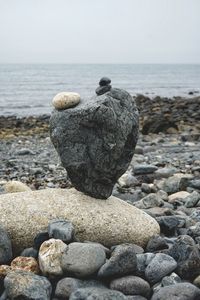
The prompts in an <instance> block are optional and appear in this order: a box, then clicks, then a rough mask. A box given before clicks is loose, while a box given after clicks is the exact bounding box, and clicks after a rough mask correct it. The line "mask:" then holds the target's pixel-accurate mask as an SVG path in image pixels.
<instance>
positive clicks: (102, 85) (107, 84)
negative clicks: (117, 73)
mask: <svg viewBox="0 0 200 300" xmlns="http://www.w3.org/2000/svg"><path fill="white" fill-rule="evenodd" d="M111 88H112V86H111V80H110V78H108V77H102V78H101V79H100V81H99V87H98V88H97V89H96V94H97V95H98V96H100V95H103V94H105V93H107V92H109V91H110V90H111Z"/></svg>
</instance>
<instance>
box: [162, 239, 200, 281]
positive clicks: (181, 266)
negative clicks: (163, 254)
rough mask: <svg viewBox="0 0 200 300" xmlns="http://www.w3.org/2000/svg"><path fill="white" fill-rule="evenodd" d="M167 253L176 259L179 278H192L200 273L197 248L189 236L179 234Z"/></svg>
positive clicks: (199, 258) (199, 259)
mask: <svg viewBox="0 0 200 300" xmlns="http://www.w3.org/2000/svg"><path fill="white" fill-rule="evenodd" d="M167 253H168V254H169V255H170V256H172V257H173V258H174V259H175V260H176V261H177V264H178V265H177V269H176V273H177V274H178V275H179V276H180V277H181V278H183V279H189V280H192V279H194V278H195V277H196V276H197V275H199V274H200V254H199V250H198V248H197V246H196V244H195V242H194V240H193V239H192V238H191V237H190V236H188V235H181V236H179V237H178V238H177V239H176V241H175V243H174V244H173V245H172V247H171V248H170V249H169V250H168V251H167Z"/></svg>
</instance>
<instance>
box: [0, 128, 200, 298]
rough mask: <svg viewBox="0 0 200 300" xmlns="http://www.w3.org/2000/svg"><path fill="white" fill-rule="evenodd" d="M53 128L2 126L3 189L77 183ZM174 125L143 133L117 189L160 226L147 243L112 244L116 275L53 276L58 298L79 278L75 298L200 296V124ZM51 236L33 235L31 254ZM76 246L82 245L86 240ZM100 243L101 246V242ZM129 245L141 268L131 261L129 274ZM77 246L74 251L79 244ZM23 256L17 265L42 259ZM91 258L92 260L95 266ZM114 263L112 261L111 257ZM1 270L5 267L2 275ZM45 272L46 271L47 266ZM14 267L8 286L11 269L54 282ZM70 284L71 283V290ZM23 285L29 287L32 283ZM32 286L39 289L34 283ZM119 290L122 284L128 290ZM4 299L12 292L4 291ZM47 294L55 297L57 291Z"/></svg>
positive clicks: (46, 287) (0, 166) (37, 280)
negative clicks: (197, 127)
mask: <svg viewBox="0 0 200 300" xmlns="http://www.w3.org/2000/svg"><path fill="white" fill-rule="evenodd" d="M47 128H48V126H45V128H42V129H41V128H39V130H38V131H37V130H36V131H37V132H36V131H35V129H34V131H33V130H32V129H31V128H29V129H28V131H27V128H23V130H21V129H20V130H16V131H15V133H14V134H13V133H12V128H7V129H6V130H5V131H4V132H3V134H2V135H1V144H0V160H1V164H0V193H4V192H5V191H4V189H3V185H4V184H5V182H6V181H9V180H19V181H21V182H24V183H26V184H27V185H28V186H29V187H30V188H31V189H32V190H36V189H43V188H55V187H61V188H68V187H70V186H71V184H70V180H69V179H68V178H67V173H66V171H65V170H64V169H63V168H62V166H61V165H60V162H59V159H58V156H57V153H56V151H55V149H54V148H53V146H52V144H51V142H50V139H49V136H48V131H47ZM36 129H37V128H36ZM170 131H171V130H168V133H160V134H150V133H149V134H148V135H142V134H140V138H139V141H138V144H137V147H136V150H135V155H134V157H133V159H132V162H131V164H130V166H129V169H128V170H127V172H126V173H125V174H124V175H123V176H122V177H121V178H120V179H119V181H118V183H117V184H116V186H115V187H114V190H113V194H114V195H115V196H117V197H119V198H121V199H123V200H125V201H127V202H129V203H131V204H132V205H134V206H136V207H138V208H140V209H142V210H144V211H145V212H146V213H148V214H149V215H151V216H152V217H153V218H155V219H156V220H157V222H158V223H159V225H160V228H161V234H160V235H157V236H154V237H153V238H151V239H150V240H149V242H148V244H147V246H146V248H145V249H141V247H139V248H138V246H137V245H132V246H126V245H120V246H118V248H116V249H117V250H115V251H114V248H111V249H108V250H107V259H108V260H107V262H106V263H105V264H104V265H103V266H102V267H101V268H103V269H104V268H105V266H107V264H108V265H109V264H112V263H113V260H114V261H115V264H114V267H113V265H112V267H113V269H112V270H113V272H114V273H113V274H114V275H113V276H111V277H109V278H108V279H107V278H106V281H104V280H102V278H101V277H100V276H99V273H98V274H97V275H94V276H93V277H92V279H96V280H97V281H98V282H97V281H96V282H94V281H92V282H89V280H84V282H83V281H82V280H81V281H80V280H78V279H77V276H74V277H73V276H72V277H73V278H69V277H66V278H65V279H61V280H60V277H59V276H58V278H56V282H55V281H51V277H50V276H47V277H48V279H49V280H50V281H51V284H52V287H53V291H54V289H55V290H56V291H55V294H54V292H53V293H52V295H53V296H52V297H54V298H51V299H54V300H58V299H65V298H66V299H68V298H67V297H68V296H66V295H69V294H70V293H71V292H72V290H71V289H72V286H73V289H75V288H74V286H76V288H77V289H78V288H79V290H76V289H75V291H74V292H73V293H72V294H71V296H70V299H71V300H74V299H75V300H78V299H80V298H81V297H82V298H81V299H88V298H87V297H89V294H90V293H93V295H94V296H95V297H96V296H97V294H98V296H99V295H100V294H101V293H103V295H104V296H102V297H111V296H112V297H113V298H109V299H122V300H123V299H124V300H125V299H127V300H128V299H129V300H131V299H132V300H145V299H151V300H165V299H171V300H175V299H176V300H183V299H185V300H192V299H193V300H198V299H200V251H199V250H200V137H199V134H198V132H196V131H194V134H191V131H190V129H187V128H186V129H185V130H184V131H177V130H175V131H173V130H172V131H173V132H174V133H173V134H172V133H169V132H170ZM36 133H37V134H36ZM58 231H59V230H58ZM45 234H46V233H45ZM0 237H1V235H0ZM49 237H50V235H48V234H46V235H45V236H44V233H43V234H41V233H40V234H39V236H38V237H37V238H36V239H35V241H34V249H33V248H31V250H30V249H29V250H27V249H26V250H25V252H26V255H25V254H24V256H33V257H36V259H37V256H38V248H39V246H40V245H41V243H42V242H43V241H45V240H48V239H49ZM37 243H39V246H38V244H37ZM53 243H56V242H55V241H54V242H53ZM35 244H37V245H35ZM0 245H1V244H0ZM70 245H72V244H70ZM64 247H65V245H64ZM70 247H72V246H70ZM73 247H74V246H73ZM76 247H78V249H77V251H79V249H80V247H83V245H76ZM84 247H85V246H84ZM88 247H91V245H88ZM99 247H100V248H99V249H102V246H99ZM126 247H128V249H127V248H126ZM129 247H131V248H130V249H129ZM86 248H87V247H86ZM27 251H28V252H29V253H28V254H27ZM87 251H88V250H87ZM99 251H100V250H99ZM126 251H129V252H130V253H132V254H133V252H134V257H135V258H134V260H133V259H132V258H131V259H130V256H129V255H127V254H126V260H125V261H126V263H127V266H130V267H131V268H132V267H133V266H132V264H133V261H134V264H135V265H134V266H135V269H134V271H133V269H131V270H132V271H130V272H128V274H127V273H126V271H127V269H126V270H125V271H123V265H124V260H123V254H124V253H126ZM72 252H73V255H74V250H73V251H72ZM118 252H119V253H118ZM120 253H122V256H121V254H120ZM132 254H131V255H132ZM39 255H40V254H39ZM112 257H114V258H112ZM131 257H132V256H131ZM75 258H76V259H75V261H77V259H80V265H81V263H82V261H85V258H84V255H83V256H82V257H81V256H80V257H79V256H78V257H75ZM40 259H41V258H40ZM121 259H122V260H123V262H122V261H121ZM16 260H18V261H17V262H16V261H14V263H11V265H12V264H16V263H17V264H18V266H19V269H21V270H23V268H25V267H24V265H25V264H27V268H29V267H30V266H29V264H30V265H31V264H33V265H34V266H35V265H36V266H37V262H35V261H32V262H31V261H28V260H27V258H18V259H17V258H16ZM70 261H71V258H70ZM102 263H103V262H102ZM91 264H92V262H90V267H91V268H93V267H94V266H93V265H91ZM80 265H79V266H80ZM119 266H120V267H119ZM108 267H109V268H110V265H109V266H108ZM84 270H85V268H84ZM99 272H100V271H99ZM2 273H3V272H2V270H1V268H0V275H1V274H2ZM5 273H6V272H5ZM42 273H43V274H45V271H44V270H43V271H42ZM10 274H11V275H8V276H7V277H6V278H7V279H6V280H5V282H7V283H6V284H7V287H6V293H7V292H8V291H10V290H9V289H10V287H11V286H12V284H13V282H15V277H12V276H22V280H23V278H24V277H28V276H30V277H31V279H30V280H35V281H33V282H35V283H34V284H36V283H37V284H38V286H41V287H42V288H41V289H42V291H43V292H44V291H45V293H46V291H48V293H49V294H50V293H51V285H50V284H49V282H48V281H45V282H43V281H44V280H46V279H44V277H42V276H37V275H34V274H33V273H32V274H31V275H28V274H27V272H26V273H20V274H17V273H15V275H12V273H10ZM127 275H128V276H127ZM4 276H5V274H4ZM35 276H36V277H35ZM32 277H34V278H32ZM90 279H91V278H90ZM27 280H28V279H27ZM57 280H58V283H57ZM59 280H60V281H59ZM63 280H64V281H63ZM1 282H3V279H2V278H1V276H0V284H1ZM5 282H4V284H5ZM102 283H103V284H105V288H102V286H101V287H100V288H99V284H100V285H102ZM63 286H68V288H67V289H66V290H64V289H63ZM80 287H85V289H80ZM86 287H87V289H86ZM107 287H109V290H108V289H107ZM133 287H134V288H133ZM23 288H24V291H27V287H26V286H24V287H23ZM31 288H33V290H34V287H33V286H32V287H31ZM0 291H1V293H3V291H4V289H3V285H2V286H1V285H0ZM116 291H121V292H122V294H121V293H120V294H119V293H118V292H116ZM13 293H14V292H13ZM38 293H40V290H39V289H38ZM41 293H42V292H41ZM105 293H106V294H105ZM105 295H107V296H105ZM125 295H129V296H125ZM136 295H137V296H136ZM40 296H41V294H40ZM84 297H85V298H84ZM0 299H2V300H3V299H4V300H5V299H8V298H7V297H6V294H3V295H2V297H1V298H0ZM45 299H50V296H49V297H46V298H45ZM89 299H90V298H89ZM97 299H98V298H97ZM101 299H104V298H101ZM105 299H107V298H105Z"/></svg>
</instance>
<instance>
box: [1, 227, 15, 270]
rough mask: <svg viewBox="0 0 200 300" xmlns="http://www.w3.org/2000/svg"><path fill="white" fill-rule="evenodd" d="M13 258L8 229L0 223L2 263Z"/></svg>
mask: <svg viewBox="0 0 200 300" xmlns="http://www.w3.org/2000/svg"><path fill="white" fill-rule="evenodd" d="M11 259H12V245H11V240H10V238H9V236H8V234H7V232H6V230H5V229H4V228H3V227H2V226H1V225H0V265H4V264H7V263H8V262H10V260H11Z"/></svg>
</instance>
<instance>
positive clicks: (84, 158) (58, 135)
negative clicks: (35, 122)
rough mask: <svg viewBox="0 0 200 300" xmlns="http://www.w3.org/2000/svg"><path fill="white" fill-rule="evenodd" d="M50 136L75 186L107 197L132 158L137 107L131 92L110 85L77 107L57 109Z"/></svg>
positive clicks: (136, 131)
mask: <svg viewBox="0 0 200 300" xmlns="http://www.w3.org/2000/svg"><path fill="white" fill-rule="evenodd" d="M50 136H51V140H52V142H53V144H54V146H55V148H56V150H57V152H58V154H59V155H60V158H61V161H62V164H63V166H64V167H65V168H66V170H67V172H68V175H69V177H70V179H71V181H72V183H73V185H74V186H75V188H76V189H77V190H79V191H82V192H84V193H85V194H88V195H90V196H92V197H95V198H102V199H105V198H108V197H109V196H110V195H111V193H112V189H113V186H114V184H115V183H116V181H117V179H118V178H119V177H120V176H121V175H122V174H123V173H124V172H125V171H126V169H127V168H128V165H129V163H130V161H131V159H132V156H133V152H134V148H135V146H136V143H137V138H138V110H137V108H136V105H135V102H134V101H133V99H132V97H131V95H130V94H129V93H127V92H126V91H123V90H120V89H111V91H110V92H108V93H106V94H104V95H102V96H94V97H92V98H91V99H89V100H87V101H86V100H84V99H83V100H82V101H81V102H80V104H79V105H77V106H75V107H74V108H70V109H66V110H63V111H54V112H53V114H52V116H51V119H50Z"/></svg>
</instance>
